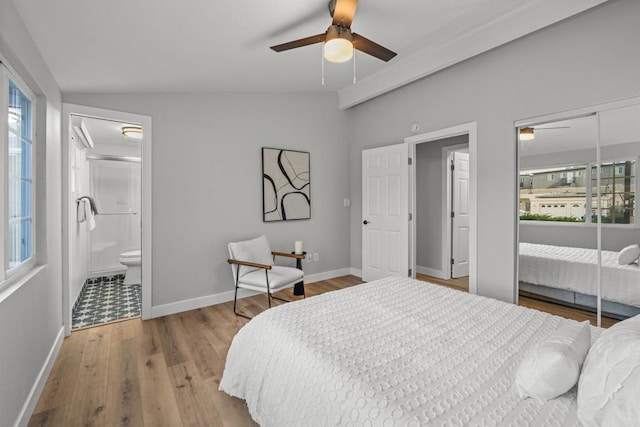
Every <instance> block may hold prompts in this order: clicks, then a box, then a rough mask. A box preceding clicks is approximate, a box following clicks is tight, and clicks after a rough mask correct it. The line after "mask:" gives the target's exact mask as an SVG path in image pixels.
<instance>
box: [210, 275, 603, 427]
mask: <svg viewBox="0 0 640 427" xmlns="http://www.w3.org/2000/svg"><path fill="white" fill-rule="evenodd" d="M561 322H572V321H570V320H564V319H561V318H560V317H556V316H552V315H549V314H546V313H542V312H539V311H535V310H530V309H526V308H523V307H518V306H515V305H513V304H507V303H503V302H500V301H496V300H492V299H488V298H483V297H478V296H475V295H469V294H466V293H463V292H459V291H455V290H451V289H447V288H444V287H441V286H437V285H431V284H428V283H425V282H419V281H416V280H412V279H406V278H388V279H382V280H379V281H375V282H371V283H368V284H364V285H359V286H356V287H352V288H348V289H344V290H340V291H335V292H329V293H326V294H323V295H320V296H316V297H312V298H307V299H306V300H303V301H299V302H294V303H289V304H286V305H282V306H279V307H276V308H273V309H270V310H268V311H266V312H264V313H262V314H260V315H259V316H256V318H254V319H253V320H252V321H251V322H249V323H248V324H247V325H245V326H244V327H243V328H242V329H241V330H240V331H239V332H238V334H237V335H236V336H235V338H234V340H233V343H232V345H231V348H230V350H229V354H228V356H227V362H226V366H225V370H224V375H223V378H222V381H221V382H220V389H221V390H223V391H225V392H226V393H228V394H230V395H232V396H237V397H240V398H242V399H245V400H246V402H247V406H248V408H249V412H250V413H251V415H252V417H253V418H254V420H256V421H257V422H258V423H259V424H260V425H262V426H325V425H358V426H366V425H380V426H387V425H389V426H391V425H403V426H404V425H416V426H417V425H426V424H429V425H454V426H455V425H487V426H490V425H518V426H522V425H535V426H571V425H578V424H579V423H578V421H577V420H576V415H575V414H576V404H575V398H576V395H575V389H574V390H571V391H569V392H568V393H567V394H565V395H563V396H561V397H559V398H557V399H554V400H551V401H549V402H540V401H536V400H533V399H526V400H522V399H520V398H518V397H517V395H516V393H515V392H514V391H513V380H514V375H515V371H516V369H517V367H518V365H519V363H520V361H521V359H522V357H523V355H524V352H526V351H527V349H529V348H530V347H531V346H532V345H534V344H535V343H536V342H537V341H538V340H540V339H542V338H543V337H545V336H546V335H547V334H549V333H550V332H551V331H553V330H555V329H556V328H557V327H558V325H559V324H560V323H561ZM593 332H594V334H593V335H594V337H595V336H597V335H598V334H599V330H598V329H594V331H593Z"/></svg>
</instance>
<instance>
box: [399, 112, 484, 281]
mask: <svg viewBox="0 0 640 427" xmlns="http://www.w3.org/2000/svg"><path fill="white" fill-rule="evenodd" d="M405 143H407V144H408V145H409V153H410V156H411V158H412V159H413V162H412V163H413V164H414V165H415V167H413V168H412V169H411V175H410V179H409V181H410V196H411V202H410V212H411V217H412V218H414V220H413V221H411V225H410V253H411V255H410V266H411V269H412V271H413V277H416V275H417V274H426V275H429V276H432V277H435V278H439V279H444V280H448V279H451V278H452V267H453V266H454V265H455V264H452V263H451V260H452V259H453V260H454V263H455V258H456V257H458V262H459V264H458V266H457V267H456V269H455V271H454V272H453V273H454V276H455V275H458V276H461V277H464V276H468V283H469V285H468V286H469V292H470V293H477V282H476V277H477V276H476V274H477V270H476V268H477V267H476V259H477V258H476V254H477V216H476V213H477V204H476V203H477V196H476V188H477V180H476V177H477V166H476V161H477V156H476V151H477V137H476V123H475V122H471V123H466V124H463V125H459V126H454V127H451V128H446V129H441V130H438V131H433V132H428V133H425V134H421V135H416V136H412V137H409V138H406V139H405ZM434 151H435V154H434V153H433V152H434ZM429 152H431V153H430V154H427V156H426V157H429V158H430V160H429V161H428V162H430V164H431V167H427V168H420V163H421V161H420V159H419V155H420V154H424V153H429ZM456 152H459V153H465V152H466V155H465V156H461V158H463V157H466V160H465V161H466V174H465V176H464V181H465V182H464V186H466V187H465V188H459V189H458V190H461V189H463V190H464V193H465V194H466V195H467V197H465V198H464V203H466V205H465V204H464V203H462V204H461V203H460V202H461V201H463V199H461V198H459V197H458V198H457V207H454V208H453V209H452V206H453V205H454V204H456V197H455V196H454V194H456V193H454V192H453V190H454V187H455V186H456V185H455V181H454V179H458V183H459V184H460V183H461V182H462V180H461V178H460V177H458V178H455V176H454V175H453V174H452V173H451V163H450V161H451V159H452V158H453V157H454V156H455V155H454V154H453V153H456ZM425 176H426V178H425ZM424 190H426V191H424ZM420 192H423V193H427V195H426V197H420V196H419V193H420ZM458 193H460V191H458ZM456 209H457V210H458V219H464V222H456V221H453V220H452V218H451V212H452V210H453V211H454V212H455V210H456ZM421 212H422V213H421ZM423 213H426V216H427V225H426V226H423V225H421V224H420V216H421V215H422V214H423ZM454 217H455V213H454ZM463 217H464V218H463ZM456 228H457V232H456V233H455V236H454V231H455V229H456ZM419 229H420V230H419ZM454 238H455V239H456V241H455V243H454V242H453V239H454ZM425 254H426V256H425ZM452 254H453V256H452ZM421 264H423V265H421ZM424 264H427V265H424ZM425 267H426V268H425Z"/></svg>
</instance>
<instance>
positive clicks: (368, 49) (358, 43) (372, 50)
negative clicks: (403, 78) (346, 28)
mask: <svg viewBox="0 0 640 427" xmlns="http://www.w3.org/2000/svg"><path fill="white" fill-rule="evenodd" d="M353 47H355V48H356V49H358V50H359V51H361V52H364V53H368V54H369V55H371V56H375V57H376V58H378V59H381V60H383V61H384V62H389V60H390V59H391V58H393V57H394V56H396V55H397V54H396V53H395V52H393V51H391V50H389V49H387V48H386V47H384V46H380V45H379V44H378V43H376V42H373V41H371V40H369V39H367V38H365V37H362V36H361V35H360V34H356V33H353Z"/></svg>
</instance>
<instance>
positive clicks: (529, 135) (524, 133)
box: [520, 126, 569, 141]
mask: <svg viewBox="0 0 640 427" xmlns="http://www.w3.org/2000/svg"><path fill="white" fill-rule="evenodd" d="M554 129H569V126H557V127H538V126H527V127H523V128H520V141H531V140H532V139H534V138H535V134H534V130H536V131H541V130H554Z"/></svg>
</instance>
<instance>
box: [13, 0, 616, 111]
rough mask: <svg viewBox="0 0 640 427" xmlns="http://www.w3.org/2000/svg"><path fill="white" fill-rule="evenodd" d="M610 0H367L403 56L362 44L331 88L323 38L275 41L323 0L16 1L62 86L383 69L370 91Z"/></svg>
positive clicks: (299, 26) (108, 88) (302, 25)
mask: <svg viewBox="0 0 640 427" xmlns="http://www.w3.org/2000/svg"><path fill="white" fill-rule="evenodd" d="M603 1H606V0H562V1H557V0H430V1H424V0H397V1H388V0H360V2H359V3H358V8H357V11H356V14H355V18H354V21H353V24H352V26H351V28H352V30H353V31H355V32H357V33H359V34H361V35H363V36H365V37H367V38H369V39H372V40H374V41H376V42H377V43H379V44H381V45H383V46H385V47H387V48H389V49H391V50H393V51H395V52H397V53H398V56H397V57H396V58H394V59H393V60H391V61H390V62H389V63H384V62H382V61H380V60H377V59H375V58H373V57H370V56H368V55H366V54H363V53H358V54H357V55H356V75H357V78H358V84H356V85H353V83H352V75H353V65H352V63H351V62H348V63H344V64H333V63H326V64H325V85H324V86H322V85H321V46H322V45H321V44H317V45H312V46H307V47H303V48H299V49H295V50H291V51H287V52H282V53H275V52H273V51H271V50H270V49H269V46H271V45H275V44H279V43H283V42H287V41H291V40H294V39H298V38H302V37H306V36H311V35H315V34H318V33H321V32H324V31H325V30H326V29H327V27H328V26H329V24H330V23H331V17H330V16H329V12H328V7H327V3H328V1H327V0H260V1H248V0H215V1H212V0H209V1H203V0H181V1H166V0H134V1H131V0H109V1H102V2H97V1H87V0H57V1H50V0H13V3H14V5H15V6H16V9H17V10H18V13H19V14H20V16H21V17H22V19H23V21H24V23H25V25H26V26H27V28H28V29H29V31H30V33H31V35H32V37H33V40H34V41H35V43H36V45H37V46H38V48H39V49H40V51H41V53H42V55H43V57H44V59H45V61H46V62H47V64H48V66H49V68H50V69H51V72H52V73H53V76H54V78H55V79H56V81H57V82H58V84H59V86H60V88H61V90H62V91H63V93H80V92H86V93H89V92H101V93H106V92H108V93H125V92H129V93H132V92H218V91H225V92H318V91H324V92H341V91H343V90H345V89H346V90H349V89H353V88H354V87H355V88H358V87H359V86H361V85H362V86H363V87H365V88H366V83H367V81H375V79H376V78H377V77H379V76H381V75H382V76H384V77H385V81H384V82H383V83H380V84H382V86H383V88H382V90H381V89H380V87H378V86H380V84H377V85H376V87H375V88H371V89H367V90H368V91H369V92H371V93H370V94H368V95H364V96H361V95H358V97H361V98H363V99H365V98H367V97H369V98H370V97H371V96H375V95H377V94H379V93H383V92H384V91H385V90H389V89H391V88H392V87H393V86H396V87H397V86H399V85H401V84H405V83H407V82H409V81H411V80H412V79H416V78H420V77H421V76H423V75H426V74H428V73H429V72H434V71H437V70H438V69H442V68H444V67H446V66H449V65H452V64H453V63H455V62H458V61H461V60H464V59H466V58H468V57H471V56H473V55H476V54H479V53H482V52H483V51H486V50H488V49H490V48H492V47H495V46H498V45H500V44H503V43H506V42H508V41H509V40H512V39H513V38H517V37H519V36H521V35H524V34H526V33H529V32H532V31H535V30H537V29H539V28H542V27H544V26H546V25H549V24H552V23H554V22H557V21H558V20H561V19H564V18H566V17H568V16H571V15H573V14H575V13H579V12H580V11H582V10H585V9H588V8H590V7H593V6H595V5H597V4H599V3H602V2H603ZM480 40H486V42H484V43H482V42H479V41H480ZM456 41H457V43H454V42H456ZM445 50H446V51H447V55H444V56H443V55H442V52H443V51H445ZM434 52H440V53H439V54H438V55H436V54H434ZM425 57H427V60H428V59H429V58H430V57H433V58H434V60H433V61H435V62H433V63H431V62H429V63H428V64H426V65H425ZM412 67H413V68H412ZM416 67H417V68H416ZM407 69H411V72H410V73H407ZM394 73H395V74H396V75H398V76H399V77H398V78H397V79H396V80H397V81H396V80H393V79H391V80H389V79H390V76H391V77H393V75H394ZM407 76H409V77H407ZM356 98H357V97H356ZM351 104H353V103H351Z"/></svg>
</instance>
